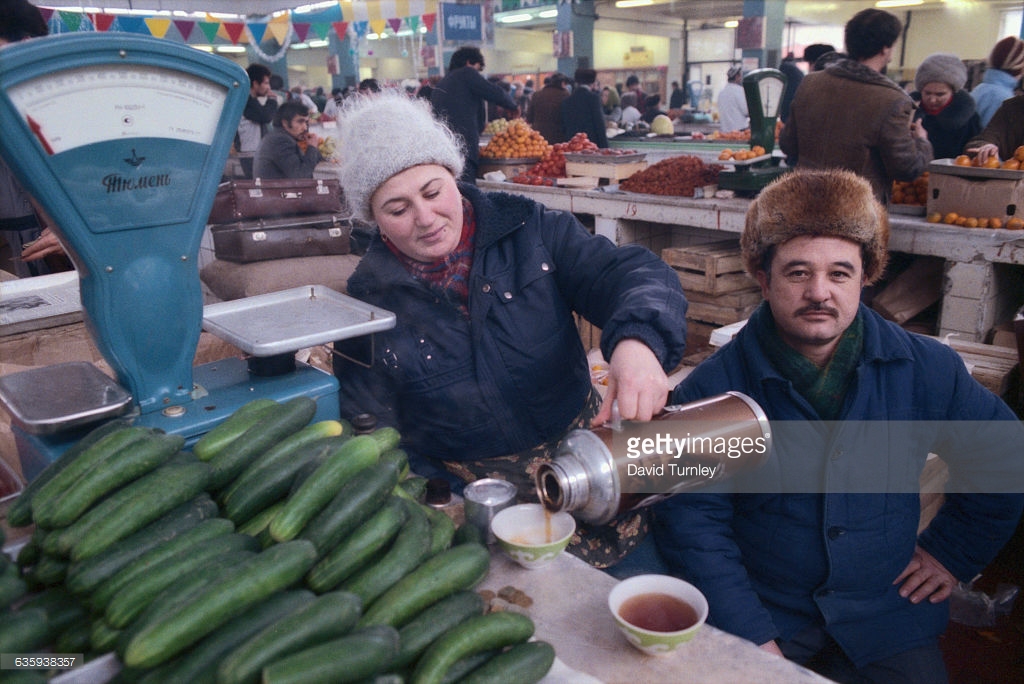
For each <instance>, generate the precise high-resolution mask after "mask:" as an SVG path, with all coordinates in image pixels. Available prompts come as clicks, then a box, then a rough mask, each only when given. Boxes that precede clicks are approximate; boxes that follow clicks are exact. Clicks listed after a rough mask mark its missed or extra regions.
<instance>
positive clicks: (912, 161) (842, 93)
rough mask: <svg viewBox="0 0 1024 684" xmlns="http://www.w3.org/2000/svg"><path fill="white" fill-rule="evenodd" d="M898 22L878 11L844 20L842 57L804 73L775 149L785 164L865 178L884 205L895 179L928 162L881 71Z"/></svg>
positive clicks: (904, 103) (919, 133)
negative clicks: (847, 172) (841, 171)
mask: <svg viewBox="0 0 1024 684" xmlns="http://www.w3.org/2000/svg"><path fill="white" fill-rule="evenodd" d="M902 28H903V26H902V24H901V22H900V20H899V19H897V18H896V17H895V16H894V15H892V14H890V13H888V12H885V11H883V10H877V9H866V10H862V11H861V12H858V13H857V14H856V15H854V16H853V18H852V19H850V21H848V22H847V23H846V27H845V40H846V52H847V54H848V55H849V56H848V57H846V58H843V59H839V60H837V61H835V62H834V63H832V64H830V65H829V66H828V67H827V68H825V69H824V70H822V71H816V72H813V73H810V74H808V75H807V77H806V78H804V80H803V81H802V82H801V83H800V87H799V88H797V91H796V96H795V97H794V99H793V104H792V106H791V107H790V111H789V117H788V118H787V119H786V125H785V126H784V127H783V129H782V132H781V133H780V135H779V146H780V147H781V148H782V151H783V152H785V153H786V155H787V156H788V161H789V163H790V165H795V166H798V167H805V168H810V169H827V168H841V169H849V170H851V171H853V172H855V173H858V174H860V175H862V176H864V177H865V178H867V179H868V180H869V181H870V182H871V185H872V187H873V188H874V190H875V197H877V198H878V199H879V200H880V201H881V202H882V203H885V201H886V200H887V199H888V196H889V191H890V189H891V187H892V182H893V180H903V181H911V180H914V179H915V178H917V177H918V176H920V175H921V174H922V173H924V171H925V170H926V169H927V167H928V162H930V161H931V160H932V146H931V144H930V143H929V142H928V134H927V133H926V132H925V130H924V128H923V127H922V126H921V124H920V123H916V122H914V121H913V114H914V102H913V100H911V99H910V96H909V95H907V93H906V92H904V91H903V89H902V88H900V87H899V85H897V84H896V83H894V82H893V81H892V80H890V79H889V78H887V77H886V76H885V75H884V74H885V68H886V65H887V64H888V63H889V62H890V61H891V59H892V55H893V45H894V44H895V43H896V40H897V39H898V38H899V37H900V33H901V31H902Z"/></svg>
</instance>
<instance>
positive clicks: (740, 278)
mask: <svg viewBox="0 0 1024 684" xmlns="http://www.w3.org/2000/svg"><path fill="white" fill-rule="evenodd" d="M661 258H662V260H664V261H665V263H667V264H668V265H669V266H671V267H672V268H674V269H675V270H676V273H677V274H678V275H679V282H680V283H681V284H682V286H683V290H684V291H685V292H687V293H689V292H690V291H691V290H692V291H696V292H703V293H705V294H716V295H717V294H724V293H729V292H737V291H740V290H750V289H751V286H752V285H753V284H754V281H753V280H751V279H750V277H749V276H747V274H746V273H745V272H744V271H743V261H742V259H741V258H740V248H739V242H738V241H736V240H722V241H719V242H709V243H706V244H703V245H693V246H690V247H666V248H665V249H663V250H661Z"/></svg>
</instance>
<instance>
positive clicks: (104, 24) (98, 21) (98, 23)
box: [89, 13, 114, 31]
mask: <svg viewBox="0 0 1024 684" xmlns="http://www.w3.org/2000/svg"><path fill="white" fill-rule="evenodd" d="M89 18H90V19H92V25H93V26H94V27H95V28H96V30H97V31H109V30H110V26H111V25H112V24H113V23H114V15H113V14H103V13H96V14H90V15H89Z"/></svg>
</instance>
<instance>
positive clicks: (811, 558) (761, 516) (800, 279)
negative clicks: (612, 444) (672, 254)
mask: <svg viewBox="0 0 1024 684" xmlns="http://www.w3.org/2000/svg"><path fill="white" fill-rule="evenodd" d="M888 238H889V224H888V215H887V212H886V209H885V208H884V207H883V206H882V205H881V204H880V203H879V202H878V201H877V200H876V198H875V197H874V192H873V189H872V187H871V185H870V184H869V183H868V182H867V181H866V180H865V179H864V178H862V177H859V176H857V175H855V174H854V173H852V172H850V171H847V170H841V169H829V170H821V171H819V170H811V171H807V170H802V169H799V168H798V169H796V170H794V171H793V172H791V173H788V174H786V175H784V176H782V177H781V178H780V179H779V180H777V181H775V182H773V183H772V184H771V185H769V186H768V187H767V188H765V189H764V190H762V191H761V193H760V194H759V195H758V197H757V198H756V199H755V200H754V202H753V203H752V204H751V206H750V209H749V210H748V213H747V217H746V224H745V226H744V229H743V233H742V235H741V237H740V250H741V257H742V260H743V263H744V267H745V270H746V271H747V273H748V274H750V275H751V276H753V277H754V278H756V280H757V282H758V283H759V284H760V286H761V293H762V295H763V297H764V300H765V301H764V303H762V304H761V306H760V307H759V308H758V309H757V310H756V311H755V312H754V314H753V315H752V316H751V317H750V319H749V320H748V321H747V323H746V325H745V326H744V327H743V328H742V330H740V331H739V333H737V335H736V336H735V338H734V339H733V340H732V341H731V342H729V343H728V344H726V345H725V346H723V347H722V348H721V349H719V350H718V351H717V352H716V353H715V355H714V356H712V357H710V358H709V359H707V360H706V361H704V362H703V363H701V364H700V365H698V366H697V367H696V368H695V369H694V370H693V372H692V373H690V374H689V375H688V376H687V377H686V378H684V379H683V381H682V382H681V383H680V384H679V385H678V386H677V387H676V388H675V390H674V391H673V393H672V399H671V401H672V403H676V404H682V403H686V402H692V401H696V400H698V399H701V398H704V397H709V396H713V395H716V394H719V393H722V392H726V391H738V392H742V393H744V394H746V395H747V396H749V397H750V398H751V399H753V400H754V402H756V403H757V404H758V405H759V406H760V407H761V408H762V409H763V410H764V412H765V415H766V416H767V418H768V420H769V421H770V422H771V426H772V446H771V455H770V456H769V459H768V461H767V462H766V463H765V464H764V466H762V468H761V469H760V470H759V471H757V472H755V473H753V474H752V475H750V476H738V477H737V478H734V479H733V480H730V481H728V482H724V483H721V484H720V485H718V486H717V489H716V488H715V487H711V488H710V489H708V490H705V491H702V492H693V493H689V494H684V495H680V496H676V497H674V498H671V499H668V500H667V501H665V502H663V503H662V504H659V505H658V506H657V508H656V510H655V512H654V520H655V522H654V532H655V533H654V538H655V540H656V542H657V548H658V550H659V551H660V555H661V558H662V559H663V560H664V562H665V563H667V565H668V567H669V569H670V571H671V573H672V574H675V575H678V576H680V577H683V578H685V579H687V580H688V581H690V582H693V583H694V584H695V585H696V586H697V587H698V588H700V590H701V591H702V592H703V593H704V595H705V596H706V597H707V599H708V604H709V605H710V607H711V612H710V617H709V622H710V623H711V624H714V625H715V626H717V627H719V628H720V629H723V630H725V631H727V632H731V633H732V634H735V635H737V636H740V637H742V638H745V639H747V640H749V641H751V642H753V643H755V644H758V645H760V646H761V648H762V649H764V650H766V651H769V652H771V653H775V654H781V655H784V656H785V657H787V658H790V659H792V660H794V661H796V662H798V663H800V664H802V665H805V666H806V667H809V668H811V669H813V670H815V671H817V672H819V673H820V674H822V675H824V676H826V677H828V678H829V679H830V680H835V681H838V682H847V683H854V682H855V683H857V684H865V683H876V684H896V683H900V684H942V683H943V682H946V681H947V675H946V671H945V667H944V664H943V660H942V653H941V651H940V650H939V636H940V635H941V634H942V633H943V631H944V630H945V627H946V623H947V621H948V618H949V601H948V598H949V596H950V593H951V592H952V590H953V589H954V588H955V587H956V585H957V582H958V581H961V582H969V581H970V580H971V579H972V578H973V577H975V575H976V574H977V573H978V572H979V571H981V570H982V569H983V568H984V567H985V566H986V565H987V564H988V563H989V562H990V561H991V560H992V559H993V558H994V557H995V555H996V553H997V552H998V551H999V550H1000V548H1001V547H1002V546H1003V545H1004V544H1005V543H1006V541H1007V540H1009V539H1010V537H1011V536H1012V535H1013V532H1014V529H1015V528H1016V525H1017V521H1018V520H1019V518H1020V515H1021V510H1022V507H1024V495H1022V494H1020V493H1019V492H1022V491H1024V489H1022V485H1024V472H1022V471H1024V459H1022V458H1021V454H1020V446H1019V445H1020V444H1021V443H1022V441H1021V440H1022V439H1024V432H1022V431H1024V426H1022V424H1021V423H1020V421H1018V420H1017V418H1016V416H1015V415H1014V413H1013V411H1011V410H1010V408H1009V407H1008V406H1007V405H1006V404H1005V403H1004V402H1003V401H1002V400H1001V399H1000V398H999V397H997V396H996V395H995V394H993V393H992V392H990V391H989V390H987V389H985V388H984V387H983V386H982V385H981V384H979V383H978V382H977V381H976V380H974V379H973V378H972V377H971V375H970V373H969V372H968V370H967V368H966V367H965V365H964V362H963V360H962V359H961V358H960V356H959V355H958V354H957V353H956V352H955V351H953V350H952V349H951V348H950V347H949V346H947V345H944V344H942V343H940V342H938V341H936V340H934V339H931V338H928V337H924V336H921V335H915V334H913V333H909V332H907V331H906V330H904V329H903V328H901V327H900V326H899V325H897V324H895V323H892V322H889V321H886V320H885V319H884V318H882V317H881V316H880V315H879V314H877V313H875V312H874V311H872V310H871V309H870V308H868V307H866V306H865V305H864V304H862V303H861V301H860V300H861V290H862V288H863V287H864V286H866V285H869V284H871V283H873V282H875V281H876V280H877V279H878V278H879V277H880V276H881V275H882V273H883V271H884V269H885V264H886V260H887V258H888V251H887V247H888ZM930 453H935V454H938V455H939V457H941V458H942V459H943V461H944V462H945V463H946V464H947V465H948V466H949V482H948V485H947V488H946V498H945V501H944V503H943V504H942V507H941V508H940V509H939V510H938V512H937V514H936V515H935V516H934V518H933V519H932V520H931V521H930V522H929V523H928V525H927V527H926V528H925V529H924V530H923V531H921V532H920V533H919V532H918V524H919V521H920V519H921V498H920V477H921V471H922V470H923V469H924V466H925V463H926V461H927V460H928V456H929V454H930ZM986 492H990V493H986ZM1007 492H1014V493H1007Z"/></svg>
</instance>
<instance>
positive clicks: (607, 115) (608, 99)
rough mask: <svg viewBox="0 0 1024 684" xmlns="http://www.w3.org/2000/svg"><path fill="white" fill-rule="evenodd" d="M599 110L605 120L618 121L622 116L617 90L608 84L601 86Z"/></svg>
mask: <svg viewBox="0 0 1024 684" xmlns="http://www.w3.org/2000/svg"><path fill="white" fill-rule="evenodd" d="M601 111H602V112H603V113H604V119H605V121H610V122H613V123H616V124H617V123H619V120H620V119H621V118H622V106H621V104H620V102H619V91H617V90H615V88H612V87H610V86H605V87H603V88H601Z"/></svg>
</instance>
